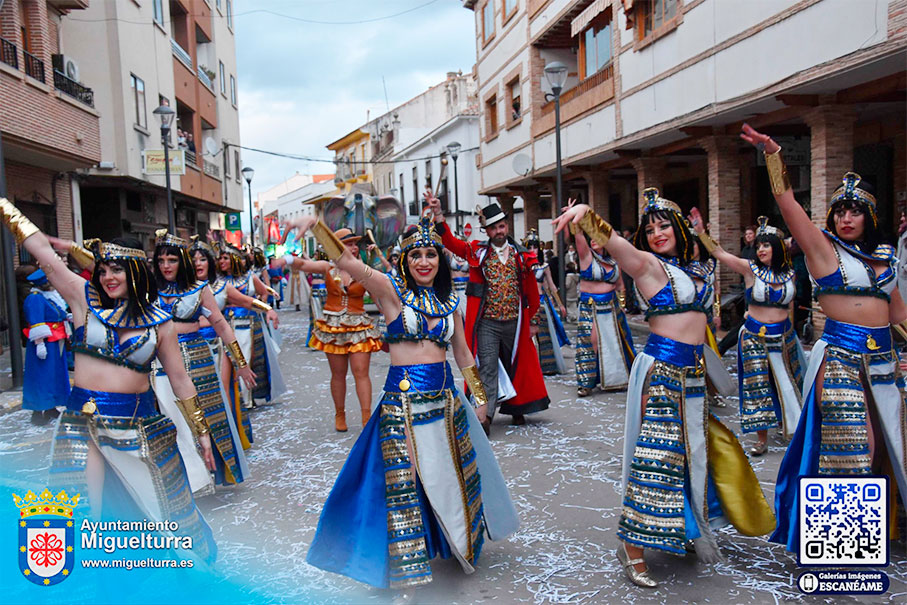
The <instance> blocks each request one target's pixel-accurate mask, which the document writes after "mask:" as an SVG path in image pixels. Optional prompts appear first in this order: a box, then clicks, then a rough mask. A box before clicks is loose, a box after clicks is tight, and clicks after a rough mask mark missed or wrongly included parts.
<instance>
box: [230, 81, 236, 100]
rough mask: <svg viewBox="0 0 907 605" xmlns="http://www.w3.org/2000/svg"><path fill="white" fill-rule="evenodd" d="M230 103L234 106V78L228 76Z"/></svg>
mask: <svg viewBox="0 0 907 605" xmlns="http://www.w3.org/2000/svg"><path fill="white" fill-rule="evenodd" d="M230 102H231V103H233V105H234V107H235V106H236V78H234V77H233V76H232V75H231V76H230Z"/></svg>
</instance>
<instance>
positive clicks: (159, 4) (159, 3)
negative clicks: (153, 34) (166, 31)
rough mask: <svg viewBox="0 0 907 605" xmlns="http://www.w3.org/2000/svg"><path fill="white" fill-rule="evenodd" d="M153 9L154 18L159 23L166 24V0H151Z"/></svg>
mask: <svg viewBox="0 0 907 605" xmlns="http://www.w3.org/2000/svg"><path fill="white" fill-rule="evenodd" d="M151 6H152V10H153V11H154V20H155V21H157V23H158V25H163V24H164V0H151Z"/></svg>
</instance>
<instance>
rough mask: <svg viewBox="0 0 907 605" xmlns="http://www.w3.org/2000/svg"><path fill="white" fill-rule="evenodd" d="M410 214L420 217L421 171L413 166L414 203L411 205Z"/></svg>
mask: <svg viewBox="0 0 907 605" xmlns="http://www.w3.org/2000/svg"><path fill="white" fill-rule="evenodd" d="M409 210H410V214H414V215H416V216H419V212H421V208H420V207H419V169H418V168H417V167H415V166H413V201H412V203H411V204H410V205H409Z"/></svg>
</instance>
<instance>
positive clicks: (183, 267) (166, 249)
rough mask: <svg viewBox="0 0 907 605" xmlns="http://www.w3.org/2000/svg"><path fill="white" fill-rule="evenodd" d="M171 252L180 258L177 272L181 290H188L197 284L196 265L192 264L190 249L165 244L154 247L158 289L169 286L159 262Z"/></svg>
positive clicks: (177, 280) (154, 264)
mask: <svg viewBox="0 0 907 605" xmlns="http://www.w3.org/2000/svg"><path fill="white" fill-rule="evenodd" d="M165 254H170V255H173V256H175V257H177V258H178V259H179V269H177V272H176V285H177V287H178V288H179V289H180V290H188V289H189V288H190V287H192V286H194V285H195V282H196V281H197V280H196V278H195V267H194V266H193V265H192V258H191V257H190V256H189V250H187V249H186V248H181V247H179V246H172V245H169V244H163V245H159V246H156V247H155V248H154V262H153V263H152V265H153V266H154V277H155V279H156V280H157V286H158V289H160V290H163V289H164V288H166V287H167V280H166V279H164V275H163V274H162V273H161V269H160V267H158V262H159V261H160V258H161V256H163V255H165Z"/></svg>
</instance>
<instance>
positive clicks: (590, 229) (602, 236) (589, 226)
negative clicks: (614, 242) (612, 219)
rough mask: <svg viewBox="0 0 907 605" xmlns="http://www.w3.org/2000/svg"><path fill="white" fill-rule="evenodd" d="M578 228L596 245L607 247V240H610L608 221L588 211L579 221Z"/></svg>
mask: <svg viewBox="0 0 907 605" xmlns="http://www.w3.org/2000/svg"><path fill="white" fill-rule="evenodd" d="M579 226H580V227H581V228H582V229H583V231H585V232H586V235H588V236H589V237H590V238H592V241H594V242H596V243H597V244H598V245H600V246H602V247H604V246H607V245H608V240H609V239H611V232H612V231H613V229H611V225H609V224H608V221H606V220H605V219H603V218H602V217H600V216H599V215H597V214H595V211H594V210H591V209H590V210H588V211H587V212H586V214H585V215H584V216H583V218H581V219H580V221H579Z"/></svg>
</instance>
